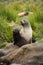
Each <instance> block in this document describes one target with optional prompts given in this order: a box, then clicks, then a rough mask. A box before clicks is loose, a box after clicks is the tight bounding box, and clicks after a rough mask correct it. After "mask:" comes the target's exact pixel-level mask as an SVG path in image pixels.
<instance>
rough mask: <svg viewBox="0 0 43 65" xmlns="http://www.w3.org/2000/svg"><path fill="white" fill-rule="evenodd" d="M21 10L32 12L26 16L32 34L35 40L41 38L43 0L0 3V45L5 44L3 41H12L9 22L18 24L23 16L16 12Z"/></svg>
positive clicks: (42, 35)
mask: <svg viewBox="0 0 43 65" xmlns="http://www.w3.org/2000/svg"><path fill="white" fill-rule="evenodd" d="M24 2H25V3H24ZM23 11H28V12H32V14H29V15H28V16H27V17H28V20H29V21H30V23H31V26H32V29H33V36H34V37H35V38H36V40H37V41H39V40H42V39H43V2H27V1H22V2H21V1H20V2H12V3H9V4H8V5H6V4H4V3H3V4H1V3H0V47H2V46H3V45H5V44H3V43H4V42H12V41H13V38H12V30H13V27H12V26H10V24H11V22H12V21H13V22H14V23H17V24H19V23H20V20H21V19H22V18H23V17H19V16H17V14H18V13H20V12H23ZM42 41H43V40H42Z"/></svg>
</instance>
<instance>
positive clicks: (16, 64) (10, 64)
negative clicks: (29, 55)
mask: <svg viewBox="0 0 43 65" xmlns="http://www.w3.org/2000/svg"><path fill="white" fill-rule="evenodd" d="M10 65H21V64H15V63H13V64H10Z"/></svg>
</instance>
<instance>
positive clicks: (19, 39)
mask: <svg viewBox="0 0 43 65" xmlns="http://www.w3.org/2000/svg"><path fill="white" fill-rule="evenodd" d="M21 26H22V28H21V30H19V29H18V28H15V29H14V30H13V39H14V45H17V46H19V47H21V46H23V45H25V44H30V43H32V40H33V42H35V40H34V39H33V38H32V28H31V25H30V23H29V22H28V21H27V20H26V19H23V20H22V21H21Z"/></svg>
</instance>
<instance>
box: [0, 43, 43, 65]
mask: <svg viewBox="0 0 43 65" xmlns="http://www.w3.org/2000/svg"><path fill="white" fill-rule="evenodd" d="M1 62H3V63H6V65H8V64H9V65H10V64H13V63H16V64H21V65H43V43H35V44H34V43H33V44H27V45H24V46H22V47H20V48H16V49H15V50H14V48H13V51H11V52H10V53H8V54H7V55H5V56H3V57H0V63H1Z"/></svg>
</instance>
